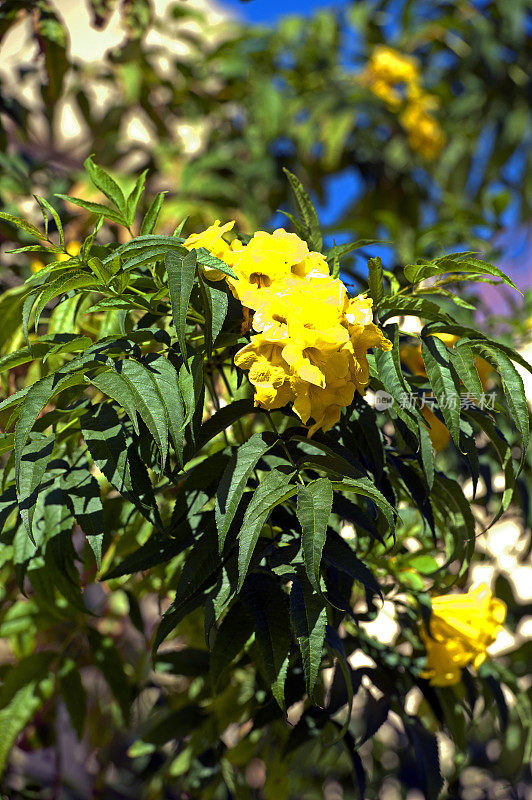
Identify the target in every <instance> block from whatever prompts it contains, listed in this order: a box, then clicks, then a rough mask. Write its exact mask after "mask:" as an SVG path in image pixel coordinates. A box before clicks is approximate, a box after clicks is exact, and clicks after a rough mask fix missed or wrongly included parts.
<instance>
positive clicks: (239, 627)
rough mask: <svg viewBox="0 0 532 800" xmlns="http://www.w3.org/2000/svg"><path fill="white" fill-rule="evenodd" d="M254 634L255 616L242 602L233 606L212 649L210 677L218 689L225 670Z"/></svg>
mask: <svg viewBox="0 0 532 800" xmlns="http://www.w3.org/2000/svg"><path fill="white" fill-rule="evenodd" d="M252 635H253V617H252V616H251V615H250V614H249V612H248V611H247V609H246V607H245V605H244V604H243V603H242V602H236V603H234V605H232V606H231V608H230V609H229V611H228V612H227V614H226V616H225V617H224V619H223V621H222V624H221V625H220V627H219V629H218V631H217V632H216V638H215V640H214V645H213V648H212V651H211V658H210V677H211V681H212V685H213V688H214V690H215V691H216V689H217V687H218V685H219V683H220V680H221V678H222V677H223V674H224V671H225V670H226V669H227V667H228V666H229V665H230V664H231V662H232V661H233V660H234V659H235V658H236V657H237V656H238V654H239V653H241V652H242V650H243V649H244V646H245V644H246V642H247V641H248V640H249V639H250V637H251V636H252Z"/></svg>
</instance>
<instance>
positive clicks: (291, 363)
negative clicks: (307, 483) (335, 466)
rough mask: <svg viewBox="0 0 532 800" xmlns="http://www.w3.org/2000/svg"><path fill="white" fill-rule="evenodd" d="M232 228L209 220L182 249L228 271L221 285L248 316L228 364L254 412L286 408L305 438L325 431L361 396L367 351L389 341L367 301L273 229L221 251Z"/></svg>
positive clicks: (291, 237) (299, 243)
mask: <svg viewBox="0 0 532 800" xmlns="http://www.w3.org/2000/svg"><path fill="white" fill-rule="evenodd" d="M232 225H233V223H232V222H230V223H227V224H226V225H222V226H220V223H219V221H218V220H217V221H216V222H215V223H214V225H211V226H210V228H207V230H206V231H203V232H202V233H199V234H192V235H191V236H189V237H188V239H187V240H186V241H185V247H188V248H192V247H206V248H207V249H208V250H209V251H210V252H211V253H212V254H213V255H216V256H217V257H218V258H222V259H223V260H224V261H225V263H227V264H229V265H230V266H231V268H232V270H233V271H234V273H235V275H236V278H230V277H227V276H225V279H226V282H227V284H228V286H229V287H230V289H231V291H232V292H233V294H234V296H235V297H236V298H237V299H238V300H239V301H240V302H241V304H242V306H243V308H244V310H245V314H247V315H248V317H247V318H248V320H249V317H250V312H252V313H253V319H252V321H251V325H252V327H253V330H254V331H255V334H254V335H252V337H251V341H250V342H249V344H247V345H246V346H245V347H243V348H242V349H241V350H239V352H238V353H237V354H236V356H235V364H236V365H237V366H238V367H240V368H241V369H244V370H247V371H248V375H249V380H250V383H251V384H252V385H253V386H254V388H255V405H257V406H262V407H263V408H267V409H274V408H281V407H282V406H284V405H286V404H287V403H290V402H291V403H293V408H294V411H295V412H296V414H298V415H299V417H300V418H301V421H302V422H303V423H304V424H307V423H308V424H309V426H310V431H309V435H312V433H313V432H314V431H316V430H318V428H322V429H323V430H324V431H326V430H328V429H329V428H330V427H332V425H334V424H335V422H337V421H338V420H339V418H340V413H341V410H342V408H344V407H345V406H348V405H349V404H350V403H351V401H352V400H353V397H354V393H355V391H357V390H358V391H359V392H363V391H364V389H365V387H366V385H367V383H368V380H369V370H368V361H367V351H368V349H369V348H371V347H380V348H381V349H383V350H388V349H390V348H391V347H392V345H391V342H389V341H388V340H387V339H386V338H385V337H384V336H383V334H382V332H381V331H380V329H379V328H377V326H376V325H374V324H373V322H372V301H371V299H369V298H368V297H367V296H366V295H359V296H358V297H354V298H349V296H348V294H347V290H346V288H345V286H344V284H343V283H342V281H341V280H338V279H337V278H332V277H331V275H330V274H329V267H328V264H327V261H326V259H325V258H324V257H323V256H322V255H321V254H320V253H316V252H310V251H309V249H308V246H307V244H306V242H304V241H303V240H302V239H300V238H299V236H296V234H294V233H287V232H286V231H285V230H284V229H283V228H279V229H278V230H276V231H274V232H273V233H272V234H270V233H265V232H264V231H258V232H257V233H256V234H255V235H254V236H253V237H252V238H251V239H250V240H249V242H248V244H246V245H243V244H242V243H241V242H239V241H238V240H234V241H233V243H232V244H231V245H228V244H227V243H226V242H225V241H224V240H223V238H222V237H223V234H224V233H225V232H227V231H228V230H230V229H231V227H232ZM235 242H236V244H235ZM222 277H224V276H222ZM247 329H248V330H249V327H247Z"/></svg>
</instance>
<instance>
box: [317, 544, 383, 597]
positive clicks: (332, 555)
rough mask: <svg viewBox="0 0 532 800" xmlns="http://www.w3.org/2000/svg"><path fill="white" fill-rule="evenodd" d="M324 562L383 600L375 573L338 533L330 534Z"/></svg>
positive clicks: (324, 551)
mask: <svg viewBox="0 0 532 800" xmlns="http://www.w3.org/2000/svg"><path fill="white" fill-rule="evenodd" d="M323 561H324V563H325V564H327V565H329V566H331V567H334V568H335V569H337V570H340V572H345V573H346V575H349V577H350V578H352V579H353V580H355V581H358V582H359V583H361V584H362V585H363V586H364V588H365V589H367V590H368V591H369V592H371V593H373V594H376V595H378V596H379V597H381V599H382V591H381V587H380V586H379V584H378V582H377V580H376V578H375V577H374V575H373V573H372V572H371V570H370V569H369V567H367V566H366V565H365V564H364V562H363V561H361V560H360V559H359V558H358V557H357V556H356V555H355V553H354V552H353V551H352V550H351V548H350V547H349V545H348V543H347V542H346V541H345V539H342V537H341V536H339V535H338V534H336V533H334V534H333V533H329V534H328V536H327V539H326V542H325V546H324V548H323Z"/></svg>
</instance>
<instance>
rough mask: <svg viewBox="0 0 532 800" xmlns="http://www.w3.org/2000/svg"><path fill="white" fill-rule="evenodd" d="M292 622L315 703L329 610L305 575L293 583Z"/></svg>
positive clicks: (291, 597)
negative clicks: (315, 691) (315, 689)
mask: <svg viewBox="0 0 532 800" xmlns="http://www.w3.org/2000/svg"><path fill="white" fill-rule="evenodd" d="M290 619H291V621H292V627H293V629H294V634H295V636H296V639H297V642H298V644H299V649H300V651H301V659H302V661H303V671H304V673H305V683H306V685H307V692H308V696H309V698H310V700H311V701H313V699H314V688H315V686H316V681H317V680H318V674H319V669H320V664H321V659H322V653H323V646H324V642H325V628H326V625H327V609H326V606H325V602H324V600H323V598H322V596H321V594H320V593H318V592H316V591H314V590H313V588H312V586H311V584H310V583H309V581H308V580H307V578H306V576H305V575H300V577H299V579H298V578H295V579H294V580H293V581H292V588H291V590H290Z"/></svg>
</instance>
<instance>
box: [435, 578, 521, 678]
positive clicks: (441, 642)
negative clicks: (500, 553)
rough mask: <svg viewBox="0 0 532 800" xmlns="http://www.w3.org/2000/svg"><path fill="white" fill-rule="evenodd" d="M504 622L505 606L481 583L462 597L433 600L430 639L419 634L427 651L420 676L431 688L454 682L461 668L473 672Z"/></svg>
mask: <svg viewBox="0 0 532 800" xmlns="http://www.w3.org/2000/svg"><path fill="white" fill-rule="evenodd" d="M505 619H506V606H505V604H504V603H503V602H502V600H499V599H498V598H496V597H494V596H493V594H492V592H491V591H490V590H489V589H488V587H487V586H486V585H485V584H481V585H480V586H478V587H477V588H476V589H470V590H469V591H468V592H466V593H465V594H447V595H443V596H441V597H433V598H432V615H431V619H430V632H431V636H429V635H428V634H427V633H426V631H425V629H424V628H423V629H422V631H421V636H422V639H423V642H424V644H425V647H426V649H427V666H426V670H425V672H424V673H423V677H424V678H428V679H429V680H430V683H431V684H432V685H433V686H450V685H452V684H454V683H458V682H459V681H460V680H461V670H462V668H463V667H467V666H468V665H469V664H472V665H473V667H475V669H476V668H478V667H479V666H480V665H481V664H482V663H483V662H484V661H485V660H486V657H487V652H486V650H487V648H488V647H489V646H490V644H493V642H494V641H495V639H496V637H497V634H498V632H499V631H500V629H501V627H502V625H503V623H504V620H505Z"/></svg>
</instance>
